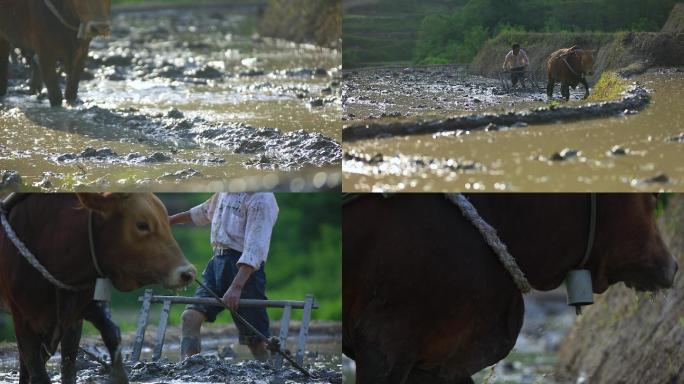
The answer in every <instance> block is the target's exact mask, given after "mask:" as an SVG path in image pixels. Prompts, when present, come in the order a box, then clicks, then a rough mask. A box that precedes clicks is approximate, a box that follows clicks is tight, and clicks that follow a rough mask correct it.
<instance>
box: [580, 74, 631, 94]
mask: <svg viewBox="0 0 684 384" xmlns="http://www.w3.org/2000/svg"><path fill="white" fill-rule="evenodd" d="M627 84H628V81H627V80H625V79H623V78H621V77H620V76H618V75H617V73H615V72H612V71H608V72H603V73H602V74H601V77H600V78H599V81H598V82H597V83H596V85H595V86H594V89H593V90H592V92H591V94H590V95H589V100H590V101H605V100H616V99H618V98H620V95H621V94H622V92H624V91H625V89H626V88H627Z"/></svg>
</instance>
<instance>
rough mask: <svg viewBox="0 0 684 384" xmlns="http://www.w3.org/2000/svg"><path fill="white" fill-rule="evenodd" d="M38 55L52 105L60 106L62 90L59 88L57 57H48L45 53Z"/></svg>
mask: <svg viewBox="0 0 684 384" xmlns="http://www.w3.org/2000/svg"><path fill="white" fill-rule="evenodd" d="M38 56H39V64H40V72H41V73H42V75H43V80H44V81H45V86H46V87H47V91H48V98H49V99H50V105H51V106H53V107H60V106H61V105H62V90H61V89H59V81H58V80H59V78H58V75H57V59H56V58H54V57H48V56H47V55H45V54H41V55H38Z"/></svg>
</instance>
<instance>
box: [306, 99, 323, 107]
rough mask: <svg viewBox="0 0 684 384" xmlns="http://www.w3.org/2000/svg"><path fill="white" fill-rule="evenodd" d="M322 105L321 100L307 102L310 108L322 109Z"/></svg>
mask: <svg viewBox="0 0 684 384" xmlns="http://www.w3.org/2000/svg"><path fill="white" fill-rule="evenodd" d="M323 104H324V103H323V99H321V98H316V99H311V100H310V101H309V106H311V107H312V108H317V107H322V106H323Z"/></svg>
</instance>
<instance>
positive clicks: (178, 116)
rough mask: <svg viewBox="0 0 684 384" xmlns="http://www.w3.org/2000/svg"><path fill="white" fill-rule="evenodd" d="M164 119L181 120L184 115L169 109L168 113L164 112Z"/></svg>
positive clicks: (176, 110)
mask: <svg viewBox="0 0 684 384" xmlns="http://www.w3.org/2000/svg"><path fill="white" fill-rule="evenodd" d="M166 117H168V118H171V119H182V118H184V117H185V115H184V114H183V112H181V111H179V110H178V109H177V108H171V109H169V111H168V112H166Z"/></svg>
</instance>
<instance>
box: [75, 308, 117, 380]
mask: <svg viewBox="0 0 684 384" xmlns="http://www.w3.org/2000/svg"><path fill="white" fill-rule="evenodd" d="M106 305H107V304H106V303H98V302H94V301H93V302H91V303H90V304H89V305H88V308H86V311H85V319H86V320H88V321H89V322H91V323H92V324H93V325H94V326H95V328H97V330H98V331H100V335H102V341H104V343H105V346H106V347H107V350H108V351H109V356H110V358H111V360H112V369H111V371H110V372H109V382H110V383H116V384H127V383H128V375H127V374H126V371H125V370H124V366H123V358H122V357H121V331H120V330H119V327H118V326H117V325H116V324H114V322H113V321H112V320H111V319H110V317H109V314H108V310H107V308H106Z"/></svg>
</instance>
